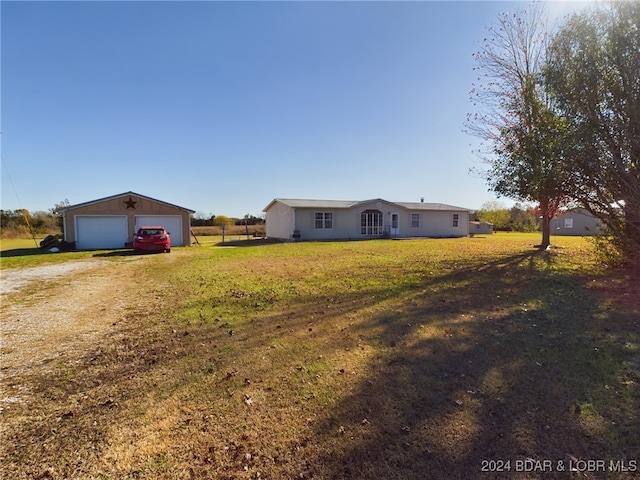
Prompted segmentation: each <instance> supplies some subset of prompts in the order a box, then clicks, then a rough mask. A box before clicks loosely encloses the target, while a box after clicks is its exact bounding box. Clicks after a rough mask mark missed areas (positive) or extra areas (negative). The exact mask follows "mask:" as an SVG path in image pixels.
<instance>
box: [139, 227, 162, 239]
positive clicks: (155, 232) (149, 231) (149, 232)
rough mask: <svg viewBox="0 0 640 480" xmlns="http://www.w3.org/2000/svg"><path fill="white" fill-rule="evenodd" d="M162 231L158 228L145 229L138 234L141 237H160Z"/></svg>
mask: <svg viewBox="0 0 640 480" xmlns="http://www.w3.org/2000/svg"><path fill="white" fill-rule="evenodd" d="M163 233H164V230H162V229H159V228H145V229H144V230H140V232H139V234H140V235H142V236H143V237H145V236H148V235H162V234H163Z"/></svg>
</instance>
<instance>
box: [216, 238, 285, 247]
mask: <svg viewBox="0 0 640 480" xmlns="http://www.w3.org/2000/svg"><path fill="white" fill-rule="evenodd" d="M279 243H286V240H280V239H277V238H266V237H265V238H251V239H249V240H247V239H244V240H225V241H224V242H218V243H216V244H214V245H213V246H215V247H259V246H262V245H276V244H279Z"/></svg>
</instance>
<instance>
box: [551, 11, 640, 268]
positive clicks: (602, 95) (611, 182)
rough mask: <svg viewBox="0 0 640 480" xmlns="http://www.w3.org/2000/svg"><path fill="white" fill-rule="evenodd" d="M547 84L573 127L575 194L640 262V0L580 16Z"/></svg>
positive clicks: (563, 39) (564, 35)
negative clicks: (639, 0)
mask: <svg viewBox="0 0 640 480" xmlns="http://www.w3.org/2000/svg"><path fill="white" fill-rule="evenodd" d="M549 54H550V55H549V59H548V66H547V67H546V68H545V78H546V81H547V89H548V91H549V92H550V93H551V94H552V95H553V98H554V102H555V104H556V105H557V107H558V108H559V109H560V110H561V112H562V114H563V115H564V116H565V118H566V120H567V122H568V124H569V127H570V131H571V133H572V138H571V142H568V143H567V145H568V146H570V147H571V148H570V149H569V150H570V152H569V153H568V157H569V160H570V163H571V167H572V175H573V181H572V182H570V183H569V184H568V185H567V186H568V187H570V194H571V196H572V197H573V198H575V199H576V200H578V201H579V202H580V203H581V204H582V205H583V206H584V207H585V208H587V209H588V210H589V211H591V213H592V214H594V215H595V216H596V217H598V218H599V219H600V220H601V221H602V222H603V223H604V224H605V225H606V226H607V228H608V231H609V232H608V233H610V234H611V238H612V239H613V241H614V245H616V246H617V247H618V248H619V250H620V251H621V252H622V253H623V254H624V255H625V257H626V259H627V261H629V262H630V263H631V264H635V265H636V266H639V265H640V2H631V1H619V2H612V3H608V4H605V5H604V6H600V8H597V9H594V10H591V11H589V12H587V13H582V14H580V15H574V16H572V17H571V18H569V20H568V21H567V23H566V24H565V26H564V27H563V28H562V29H561V30H560V31H559V32H558V34H557V35H556V37H555V39H554V41H553V42H552V44H551V45H550V48H549Z"/></svg>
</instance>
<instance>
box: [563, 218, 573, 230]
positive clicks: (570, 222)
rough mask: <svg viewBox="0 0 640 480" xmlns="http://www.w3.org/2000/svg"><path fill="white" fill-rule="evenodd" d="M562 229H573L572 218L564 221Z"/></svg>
mask: <svg viewBox="0 0 640 480" xmlns="http://www.w3.org/2000/svg"><path fill="white" fill-rule="evenodd" d="M564 228H573V218H565V219H564Z"/></svg>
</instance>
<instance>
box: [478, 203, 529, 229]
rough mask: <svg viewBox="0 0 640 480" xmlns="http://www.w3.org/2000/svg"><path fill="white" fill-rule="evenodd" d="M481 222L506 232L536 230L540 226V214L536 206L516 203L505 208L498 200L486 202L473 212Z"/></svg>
mask: <svg viewBox="0 0 640 480" xmlns="http://www.w3.org/2000/svg"><path fill="white" fill-rule="evenodd" d="M475 217H476V219H477V220H479V221H481V222H489V223H491V224H493V229H494V230H502V231H507V232H537V231H539V230H540V228H541V222H540V215H539V213H538V211H537V209H536V208H532V207H526V206H524V205H522V204H520V203H516V204H515V205H514V206H513V207H511V208H507V207H506V206H505V205H504V204H502V203H500V202H487V203H485V204H484V205H482V207H481V208H480V209H479V210H477V211H476V212H475Z"/></svg>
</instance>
